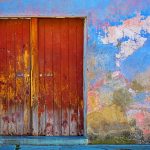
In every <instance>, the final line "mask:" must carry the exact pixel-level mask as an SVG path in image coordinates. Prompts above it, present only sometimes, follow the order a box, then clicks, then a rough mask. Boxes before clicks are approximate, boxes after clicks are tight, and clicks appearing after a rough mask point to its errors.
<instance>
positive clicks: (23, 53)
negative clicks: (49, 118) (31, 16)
mask: <svg viewBox="0 0 150 150" xmlns="http://www.w3.org/2000/svg"><path fill="white" fill-rule="evenodd" d="M29 39H30V21H29V20H22V19H15V20H0V134H1V135H24V134H30V130H29V128H30V113H29V111H30V105H29V102H30V61H29V55H30V41H29Z"/></svg>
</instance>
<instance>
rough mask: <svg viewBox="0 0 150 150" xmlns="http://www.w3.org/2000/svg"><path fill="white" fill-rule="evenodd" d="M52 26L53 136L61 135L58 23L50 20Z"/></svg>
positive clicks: (55, 20)
mask: <svg viewBox="0 0 150 150" xmlns="http://www.w3.org/2000/svg"><path fill="white" fill-rule="evenodd" d="M51 21H52V22H53V23H54V25H53V72H54V135H61V92H60V91H61V82H60V81H61V79H60V77H61V76H60V74H61V72H60V71H61V67H60V65H61V64H60V60H61V55H60V30H59V29H60V22H59V20H57V19H53V20H51Z"/></svg>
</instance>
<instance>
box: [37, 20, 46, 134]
mask: <svg viewBox="0 0 150 150" xmlns="http://www.w3.org/2000/svg"><path fill="white" fill-rule="evenodd" d="M38 25H39V28H38V31H39V34H38V37H39V41H38V44H39V99H38V104H39V105H38V124H39V135H45V21H44V20H43V19H41V20H39V24H38ZM46 38H47V37H46Z"/></svg>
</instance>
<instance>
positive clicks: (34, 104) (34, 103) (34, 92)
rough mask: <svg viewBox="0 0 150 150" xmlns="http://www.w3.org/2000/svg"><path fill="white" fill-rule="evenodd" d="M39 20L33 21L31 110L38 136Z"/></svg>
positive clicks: (33, 19) (34, 131) (35, 132)
mask: <svg viewBox="0 0 150 150" xmlns="http://www.w3.org/2000/svg"><path fill="white" fill-rule="evenodd" d="M37 21H38V20H37V18H32V19H31V26H30V29H31V37H30V39H31V64H32V65H31V85H32V88H31V110H32V134H33V135H38V98H39V97H38V93H39V71H38V65H37V62H38V47H37V45H38V39H37V37H38V30H37Z"/></svg>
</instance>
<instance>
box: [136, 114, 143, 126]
mask: <svg viewBox="0 0 150 150" xmlns="http://www.w3.org/2000/svg"><path fill="white" fill-rule="evenodd" d="M135 119H136V122H137V125H141V124H144V114H143V113H142V112H140V113H137V114H136V115H135Z"/></svg>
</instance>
